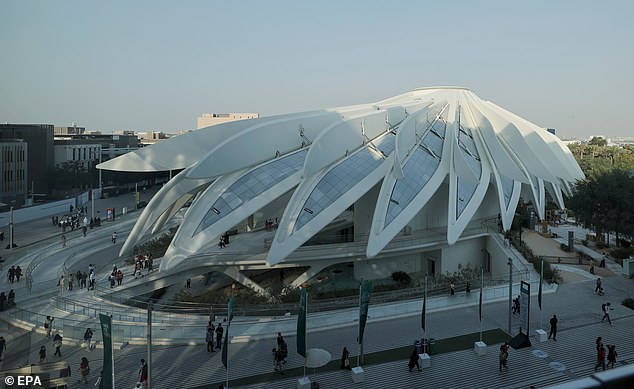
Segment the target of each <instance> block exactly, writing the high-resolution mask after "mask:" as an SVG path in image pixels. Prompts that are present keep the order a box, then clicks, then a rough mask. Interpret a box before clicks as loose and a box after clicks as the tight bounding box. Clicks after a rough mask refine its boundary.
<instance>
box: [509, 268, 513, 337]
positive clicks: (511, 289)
mask: <svg viewBox="0 0 634 389" xmlns="http://www.w3.org/2000/svg"><path fill="white" fill-rule="evenodd" d="M508 264H509V335H513V334H512V333H511V315H512V312H513V259H511V257H509V260H508Z"/></svg>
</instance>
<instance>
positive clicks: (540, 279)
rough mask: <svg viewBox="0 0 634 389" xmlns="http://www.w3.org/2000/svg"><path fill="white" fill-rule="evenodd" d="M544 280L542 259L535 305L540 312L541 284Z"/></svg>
mask: <svg viewBox="0 0 634 389" xmlns="http://www.w3.org/2000/svg"><path fill="white" fill-rule="evenodd" d="M543 280H544V259H543V258H542V262H541V269H540V271H539V293H538V294H537V305H539V310H540V311H541V310H542V282H543Z"/></svg>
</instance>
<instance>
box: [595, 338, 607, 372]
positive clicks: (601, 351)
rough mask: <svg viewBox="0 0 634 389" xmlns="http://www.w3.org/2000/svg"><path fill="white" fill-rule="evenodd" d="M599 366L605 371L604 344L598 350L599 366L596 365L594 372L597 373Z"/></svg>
mask: <svg viewBox="0 0 634 389" xmlns="http://www.w3.org/2000/svg"><path fill="white" fill-rule="evenodd" d="M599 366H601V367H603V370H605V347H603V343H601V346H600V347H598V348H597V364H596V365H594V371H597V369H598V368H599Z"/></svg>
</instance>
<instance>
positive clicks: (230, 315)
mask: <svg viewBox="0 0 634 389" xmlns="http://www.w3.org/2000/svg"><path fill="white" fill-rule="evenodd" d="M235 305H236V296H235V295H234V296H231V298H230V299H229V303H228V304H227V327H226V328H225V333H224V335H225V338H224V339H223V340H222V342H223V343H222V364H223V365H224V367H225V369H226V368H227V361H228V359H227V345H228V344H229V328H230V327H231V319H233V309H234V307H235Z"/></svg>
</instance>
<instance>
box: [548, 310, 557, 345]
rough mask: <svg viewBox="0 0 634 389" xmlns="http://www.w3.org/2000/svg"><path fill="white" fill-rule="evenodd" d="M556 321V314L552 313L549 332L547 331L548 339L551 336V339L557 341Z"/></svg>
mask: <svg viewBox="0 0 634 389" xmlns="http://www.w3.org/2000/svg"><path fill="white" fill-rule="evenodd" d="M557 322H558V320H557V315H553V317H552V318H551V319H550V332H549V333H548V339H550V337H551V336H552V337H553V340H554V341H557Z"/></svg>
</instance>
